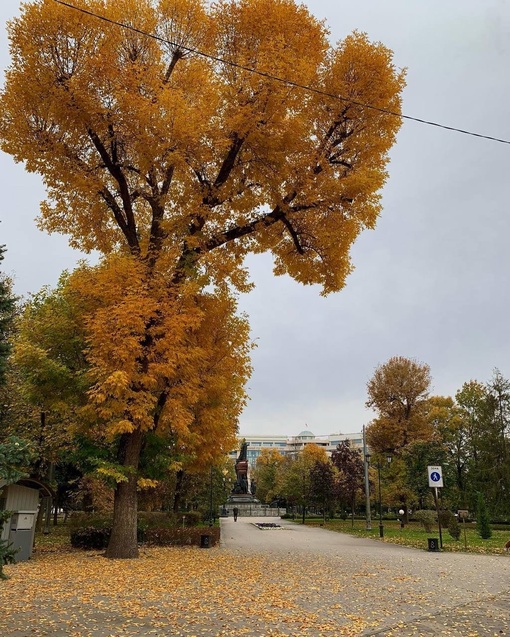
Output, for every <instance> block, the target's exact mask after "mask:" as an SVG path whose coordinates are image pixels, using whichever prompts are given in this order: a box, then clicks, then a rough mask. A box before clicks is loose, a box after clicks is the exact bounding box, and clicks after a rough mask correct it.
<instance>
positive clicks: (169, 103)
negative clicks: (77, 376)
mask: <svg viewBox="0 0 510 637" xmlns="http://www.w3.org/2000/svg"><path fill="white" fill-rule="evenodd" d="M73 4H74V5H75V6H76V7H78V8H82V9H85V10H86V11H88V12H91V13H96V14H99V15H100V16H103V17H105V18H106V19H107V20H110V21H121V22H122V23H124V24H127V25H130V26H132V27H134V30H130V29H126V28H122V27H119V26H118V25H115V24H113V23H112V22H106V21H104V20H100V19H98V18H97V17H94V16H93V15H87V14H86V13H81V12H79V11H76V10H73V9H71V8H69V7H66V6H63V5H61V4H59V3H56V2H54V1H53V0H37V1H34V2H27V3H24V4H22V6H21V12H20V16H19V17H18V18H15V19H14V20H12V21H11V23H10V25H9V37H10V44H11V47H10V49H11V56H12V62H11V66H10V67H9V69H8V71H7V73H6V81H5V85H4V88H3V91H2V93H1V96H0V145H1V148H2V150H3V151H5V152H7V153H9V154H11V155H12V156H13V157H14V159H15V160H16V161H21V162H24V163H25V166H26V169H27V170H29V171H31V172H37V173H39V174H40V175H41V176H42V178H43V180H44V183H45V187H46V191H47V199H46V201H44V202H43V203H42V204H41V214H40V219H39V223H40V226H41V227H42V228H44V229H46V230H48V231H49V232H61V233H63V234H67V235H68V236H69V238H70V243H71V245H72V246H74V247H77V248H80V249H82V250H84V251H91V250H99V251H100V252H101V253H102V254H103V255H105V258H104V259H103V261H102V262H101V264H100V266H98V267H97V268H82V269H81V270H80V272H79V273H78V274H76V275H75V276H73V277H72V280H71V281H70V286H71V288H72V290H73V291H74V293H75V295H76V296H77V297H78V298H79V300H80V307H81V308H82V310H83V316H85V317H86V325H85V327H86V330H87V338H88V341H87V346H88V349H87V359H88V362H89V364H90V366H91V370H90V373H91V376H92V378H93V388H92V390H91V391H90V399H91V401H92V402H93V404H94V406H95V409H96V413H97V415H98V416H99V418H100V419H101V420H102V421H104V422H105V423H106V428H105V433H106V434H107V435H109V436H110V437H113V436H118V435H120V439H121V441H122V443H123V444H124V443H125V444H126V445H127V447H126V458H129V459H126V464H127V465H129V467H131V468H133V467H136V465H137V463H138V458H139V454H140V449H141V442H140V440H141V437H143V436H142V434H143V432H147V431H149V430H153V431H156V432H158V433H161V434H163V435H167V436H168V437H169V438H170V439H171V440H172V441H174V443H173V444H175V451H176V453H177V454H178V456H179V457H180V458H182V459H183V461H185V463H186V464H189V465H190V466H195V467H197V466H200V465H201V464H203V463H208V462H209V463H210V462H211V461H213V460H214V458H215V457H217V455H218V454H221V453H223V452H225V451H228V450H229V449H230V448H231V447H232V446H233V444H234V440H235V432H236V428H237V418H238V416H239V413H240V411H241V409H242V407H243V405H244V403H245V394H244V389H243V386H244V383H245V381H246V379H247V378H248V376H249V373H250V366H249V361H248V354H249V349H250V346H249V343H248V326H247V323H246V320H245V319H244V318H242V317H238V316H236V315H235V310H236V304H235V299H234V298H233V297H232V295H231V293H229V289H232V287H235V286H236V287H237V288H238V289H239V290H247V289H249V287H250V285H249V282H248V280H247V273H246V269H245V266H244V263H243V261H244V257H245V256H246V255H247V254H248V253H250V252H264V251H270V252H272V254H273V256H274V263H275V266H274V270H275V273H276V274H289V275H290V276H292V277H293V278H294V279H296V280H297V281H300V282H302V283H304V284H319V285H320V286H321V288H322V291H323V293H324V294H327V293H329V292H333V291H336V290H339V289H341V288H342V287H343V285H344V284H345V280H346V277H347V275H348V274H349V272H350V271H351V269H352V266H351V263H350V258H349V250H350V247H351V245H352V244H353V242H354V241H355V239H356V237H357V236H358V235H359V233H360V232H361V231H362V230H363V229H364V228H373V227H374V225H375V221H376V218H377V216H378V214H379V212H380V195H379V191H380V188H381V186H382V185H383V184H384V181H385V179H386V177H387V173H386V165H387V162H388V152H389V150H390V148H391V146H392V145H393V143H394V141H395V137H396V134H397V131H398V129H399V126H400V118H399V117H398V116H387V115H386V114H384V113H383V112H381V111H380V110H379V111H378V110H373V109H370V108H366V107H364V106H363V103H366V104H371V105H373V106H376V107H377V108H379V109H386V110H391V111H392V112H395V113H399V112H400V95H401V91H402V88H403V86H404V73H403V72H401V71H399V70H397V69H395V67H394V65H393V62H392V55H391V52H390V51H389V50H388V49H386V48H385V47H384V46H383V45H382V44H372V43H370V42H369V40H368V38H367V37H366V36H365V35H364V34H359V33H355V34H353V35H352V36H350V37H348V38H346V40H345V41H344V42H343V43H341V44H340V45H339V46H338V47H332V46H331V45H330V44H329V42H328V38H327V36H328V32H327V29H326V27H325V25H324V24H323V23H321V22H319V21H318V20H316V19H315V18H314V17H313V16H312V15H311V14H310V13H309V12H308V10H307V9H306V7H304V6H303V5H298V4H296V2H294V0H240V1H239V2H231V1H229V0H219V1H218V2H215V3H210V2H208V1H207V0H160V2H158V3H156V2H153V1H151V0H75V1H74V3H73ZM142 32H146V33H153V34H156V35H158V36H160V37H159V39H155V38H151V37H148V36H146V35H144V34H143V33H142ZM165 38H168V40H171V42H165V41H164V39H165ZM186 47H188V48H186ZM189 47H190V48H191V49H193V48H195V47H196V48H198V49H200V50H202V51H203V52H204V53H206V55H200V54H196V53H193V52H192V51H190V50H189ZM208 56H212V57H208ZM219 59H224V60H225V63H222V62H219V61H218V60H219ZM243 66H247V67H249V68H250V69H253V70H255V71H257V73H253V72H250V71H249V70H246V69H243V68H241V67H243ZM276 76H278V77H281V78H285V79H287V80H289V81H290V82H292V83H295V84H302V85H309V86H311V87H313V89H315V90H316V92H313V91H306V90H303V89H298V88H297V87H296V86H291V85H289V84H288V83H285V82H280V81H278V80H277V79H275V78H276ZM328 95H331V96H332V97H328ZM336 95H337V96H339V99H337V98H335V97H334V96H336ZM208 286H209V287H208ZM204 290H207V292H204ZM128 424H129V426H128ZM139 434H140V435H139ZM128 448H129V449H128ZM135 487H136V484H135V481H134V478H133V480H130V488H131V489H134V488H135ZM114 526H115V525H114ZM117 544H118V545H120V544H122V542H121V541H117ZM135 548H136V547H135Z"/></svg>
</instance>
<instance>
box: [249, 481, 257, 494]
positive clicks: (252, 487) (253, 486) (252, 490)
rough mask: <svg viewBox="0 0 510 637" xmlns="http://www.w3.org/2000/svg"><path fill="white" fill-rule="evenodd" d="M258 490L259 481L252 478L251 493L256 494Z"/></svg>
mask: <svg viewBox="0 0 510 637" xmlns="http://www.w3.org/2000/svg"><path fill="white" fill-rule="evenodd" d="M256 491H257V483H256V482H255V480H252V481H251V482H250V493H251V494H252V495H255V493H256Z"/></svg>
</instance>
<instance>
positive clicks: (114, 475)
mask: <svg viewBox="0 0 510 637" xmlns="http://www.w3.org/2000/svg"><path fill="white" fill-rule="evenodd" d="M96 473H98V474H99V475H101V476H104V477H106V478H111V479H112V480H113V481H114V482H116V483H117V484H118V483H119V482H127V481H128V478H127V476H125V475H124V474H123V473H122V472H121V471H118V470H117V469H115V468H114V467H98V468H97V469H96Z"/></svg>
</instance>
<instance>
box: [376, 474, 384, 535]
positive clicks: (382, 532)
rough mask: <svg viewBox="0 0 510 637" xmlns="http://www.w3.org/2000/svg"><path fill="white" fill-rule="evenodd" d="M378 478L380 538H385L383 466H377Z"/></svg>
mask: <svg viewBox="0 0 510 637" xmlns="http://www.w3.org/2000/svg"><path fill="white" fill-rule="evenodd" d="M377 476H378V478H379V537H384V526H383V523H382V498H381V464H380V463H378V464H377Z"/></svg>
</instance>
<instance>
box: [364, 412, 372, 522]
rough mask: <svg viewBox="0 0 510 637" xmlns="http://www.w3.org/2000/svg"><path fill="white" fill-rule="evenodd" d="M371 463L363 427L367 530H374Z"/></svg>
mask: <svg viewBox="0 0 510 637" xmlns="http://www.w3.org/2000/svg"><path fill="white" fill-rule="evenodd" d="M369 462H370V454H369V453H368V450H367V441H366V438H365V426H364V425H363V464H364V468H365V515H366V526H365V528H366V530H367V531H371V530H372V518H371V514H370V481H369V479H368V464H369Z"/></svg>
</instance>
